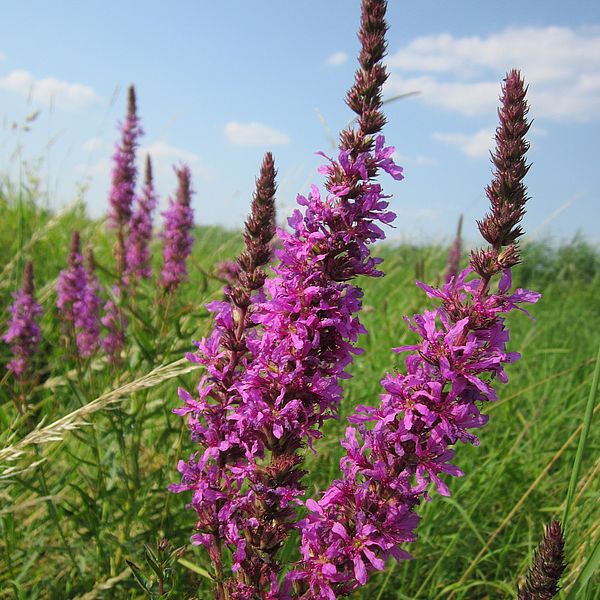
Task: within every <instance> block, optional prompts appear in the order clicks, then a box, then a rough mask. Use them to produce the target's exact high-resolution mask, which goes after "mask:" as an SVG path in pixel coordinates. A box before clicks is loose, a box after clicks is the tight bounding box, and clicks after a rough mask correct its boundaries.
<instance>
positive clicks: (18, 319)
mask: <svg viewBox="0 0 600 600" xmlns="http://www.w3.org/2000/svg"><path fill="white" fill-rule="evenodd" d="M13 298H14V303H13V304H12V306H11V307H10V309H9V311H10V315H11V316H10V321H9V324H8V331H7V332H6V333H5V334H4V336H3V337H2V339H3V340H4V341H5V342H6V343H7V344H9V345H10V347H11V351H12V354H13V358H12V359H11V360H10V361H9V363H8V364H7V365H6V368H7V369H8V370H9V371H10V372H11V373H13V375H15V377H16V378H17V379H18V380H19V382H20V383H24V382H25V381H26V377H27V374H28V371H29V367H30V362H31V358H32V357H33V355H34V354H35V353H36V352H37V350H38V347H39V344H40V338H41V332H40V326H39V325H38V319H39V317H40V316H41V315H42V312H43V311H42V307H41V306H40V305H39V304H38V303H37V302H36V301H35V285H34V281H33V263H32V262H31V261H29V262H28V263H27V264H26V265H25V273H24V275H23V286H22V287H21V288H20V289H19V290H18V291H17V293H16V294H13Z"/></svg>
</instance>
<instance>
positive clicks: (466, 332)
mask: <svg viewBox="0 0 600 600" xmlns="http://www.w3.org/2000/svg"><path fill="white" fill-rule="evenodd" d="M385 9H386V3H385V1H384V0H363V6H362V20H361V30H360V32H359V38H360V40H361V44H362V48H361V53H360V56H359V62H360V69H359V70H358V71H357V74H356V78H355V83H354V86H353V87H352V88H351V90H350V91H349V93H348V96H347V102H348V105H349V106H350V107H351V108H352V109H353V110H354V111H355V112H356V113H357V114H358V119H357V122H358V127H357V128H356V129H347V130H344V131H343V132H342V134H341V136H340V140H341V142H340V152H339V155H338V157H337V158H336V159H331V158H327V157H325V158H327V160H328V164H326V165H325V166H324V167H322V168H321V169H320V172H322V173H323V174H325V175H326V176H327V181H326V184H325V187H326V189H327V193H326V194H325V195H324V196H322V195H321V193H320V192H319V190H318V188H317V187H316V186H312V187H311V192H310V194H309V195H308V197H303V196H299V197H298V203H299V205H300V206H302V207H304V213H302V212H301V211H300V210H296V211H295V212H294V213H293V215H292V217H290V219H289V220H288V223H289V226H290V231H285V230H280V231H279V232H278V233H279V237H280V239H281V248H280V249H279V250H278V251H277V252H276V256H277V258H278V259H279V262H278V264H277V266H276V267H275V268H273V274H274V276H273V277H272V278H271V279H268V280H266V281H265V278H264V276H260V277H257V278H255V275H254V273H255V269H256V266H257V264H258V263H257V262H256V261H254V262H252V261H249V262H248V263H247V264H246V263H245V262H244V261H243V260H241V259H240V261H239V265H240V271H239V275H238V277H239V283H238V284H232V287H226V293H225V300H224V301H218V302H213V303H211V304H209V305H208V306H207V308H208V310H209V311H211V312H212V313H214V317H215V327H214V330H213V332H212V334H211V335H210V336H208V337H207V338H204V339H202V340H201V341H200V342H196V345H197V348H198V350H197V352H196V353H195V354H193V355H188V358H189V359H190V360H192V361H193V362H196V363H199V364H202V365H204V366H205V367H206V371H207V372H206V374H205V375H204V376H203V377H202V378H201V380H200V383H199V386H198V394H197V395H195V396H193V395H192V394H190V393H188V392H187V391H185V390H183V389H180V390H179V395H180V398H181V400H182V401H183V403H184V407H183V408H180V409H176V411H175V412H176V413H177V414H180V415H182V416H183V415H187V416H188V422H189V427H190V430H191V437H192V440H193V441H194V442H196V443H197V444H198V446H199V449H198V451H197V452H195V453H194V454H193V455H192V456H191V457H190V459H189V460H188V461H180V462H179V465H178V470H179V471H180V473H181V480H182V481H181V483H180V484H174V485H172V486H171V490H172V491H174V492H183V491H192V492H193V495H192V501H191V504H190V507H191V508H193V509H194V510H195V512H196V514H197V521H196V532H197V533H195V534H194V535H193V536H192V540H193V542H194V543H196V544H200V545H202V546H204V547H205V548H206V550H207V551H208V554H209V556H210V559H211V562H212V564H213V566H214V570H215V582H216V590H215V591H216V598H217V600H225V599H227V600H253V599H255V598H257V597H260V598H265V599H270V600H275V599H280V600H282V599H287V598H290V597H292V598H296V599H297V600H317V599H320V598H336V597H338V596H343V595H347V594H349V593H351V592H352V591H353V590H354V589H356V588H357V587H358V586H360V585H363V584H364V583H365V582H366V581H367V578H368V573H369V571H371V570H373V569H377V570H381V569H383V568H384V564H385V560H386V559H387V558H389V557H392V556H393V557H395V558H396V559H398V560H400V559H403V558H407V557H408V553H407V552H406V551H405V550H403V549H402V548H401V547H400V545H401V544H402V543H404V542H408V541H412V540H414V539H415V533H414V531H415V528H416V526H417V524H418V517H417V515H416V514H415V508H416V507H417V506H418V505H419V504H420V502H421V501H422V500H423V499H429V495H428V489H429V487H430V484H431V483H433V484H434V485H435V486H436V489H437V490H438V491H439V493H441V494H446V495H447V494H448V493H449V490H448V488H447V486H446V484H445V483H444V481H443V479H442V478H441V475H442V474H448V475H455V476H456V475H460V474H461V472H460V470H459V469H458V468H457V467H456V466H455V465H453V464H452V463H451V460H452V457H453V450H452V449H451V447H452V446H453V445H454V444H456V443H457V442H458V441H461V442H470V443H477V438H476V436H475V435H474V434H473V433H471V432H470V431H469V430H470V429H473V428H478V427H481V426H483V425H484V424H485V422H486V417H485V416H484V415H482V414H481V412H480V410H479V405H480V403H481V402H485V401H489V400H493V399H494V398H495V392H494V389H493V388H492V386H491V383H490V382H491V380H492V379H494V378H498V379H499V380H500V381H502V382H505V381H506V374H505V371H504V364H506V363H510V362H514V361H515V360H516V359H517V358H518V354H516V353H511V352H508V351H507V350H506V344H507V342H508V331H507V330H506V328H505V324H504V315H505V314H506V313H508V312H510V311H511V310H513V309H515V308H520V307H519V304H520V303H523V302H535V301H537V299H538V297H539V295H538V294H536V293H534V292H528V291H524V290H516V291H514V292H511V273H510V267H511V266H513V265H514V264H516V262H518V249H517V246H516V243H515V241H516V239H517V238H518V237H519V235H521V233H522V232H521V229H520V227H519V226H518V222H519V221H520V219H521V218H522V215H523V213H524V208H523V206H524V202H525V200H526V197H525V195H524V186H523V185H522V181H521V180H522V177H523V176H524V174H525V173H526V171H527V167H526V166H525V161H524V152H525V151H526V149H527V144H526V142H524V141H523V140H522V136H523V135H524V133H526V131H527V129H528V125H527V123H526V120H525V114H526V112H527V107H526V104H525V102H524V92H523V84H522V80H521V79H520V77H519V75H518V74H517V73H516V72H511V73H510V74H509V76H508V77H507V80H506V85H505V88H504V96H503V109H502V111H501V127H500V128H499V129H498V132H497V136H496V138H497V143H498V151H497V154H496V155H495V156H494V163H495V164H496V167H497V175H496V178H495V180H494V183H493V185H492V186H490V189H489V190H488V195H489V196H490V198H491V199H492V212H491V214H490V215H489V216H488V217H487V218H486V220H485V221H484V222H483V223H482V224H480V228H481V229H482V233H483V234H484V237H485V238H486V239H487V240H488V241H490V244H492V246H491V247H490V248H488V249H486V250H483V251H481V252H480V253H474V254H473V255H472V257H471V267H470V268H469V269H467V270H466V271H464V272H462V273H460V274H457V275H456V276H454V277H450V281H449V282H448V283H447V284H446V285H445V286H444V287H443V288H442V289H439V290H437V289H433V288H431V287H429V286H425V285H424V284H420V285H421V287H423V289H424V290H425V291H426V292H427V293H428V295H429V296H431V297H432V298H435V299H437V300H439V301H440V306H438V307H437V308H435V309H434V310H431V311H427V312H425V313H424V314H423V315H416V316H415V317H414V318H413V320H412V322H411V328H412V329H413V331H414V332H415V333H416V334H417V335H418V336H420V338H421V342H420V343H418V344H415V345H412V346H408V347H404V348H399V349H397V350H398V351H410V352H411V355H409V357H408V358H407V359H406V365H407V372H406V374H401V373H394V374H388V375H387V376H386V377H385V378H384V380H383V386H384V390H385V393H384V394H383V395H382V397H381V404H380V406H378V407H376V408H375V407H359V409H358V410H357V413H356V415H354V417H353V418H352V419H351V421H352V422H353V423H354V425H355V427H350V428H349V429H348V431H347V435H346V440H345V441H344V442H343V445H344V447H345V448H346V451H347V455H346V457H344V459H343V460H342V463H341V467H342V471H343V475H344V478H343V479H342V480H340V481H336V482H334V483H333V484H332V485H331V487H330V488H329V489H328V490H327V491H326V492H325V493H324V495H323V496H322V498H321V499H320V500H319V501H318V502H317V501H315V500H308V501H307V502H306V507H307V508H308V511H309V514H308V516H307V517H306V518H305V519H303V520H302V521H298V515H297V512H296V510H297V507H298V506H299V505H300V504H302V500H301V497H302V496H303V495H304V493H305V489H304V486H303V483H302V477H303V475H304V471H303V470H302V469H301V464H302V461H303V458H302V455H301V450H302V449H304V448H305V446H307V445H308V446H309V447H312V445H313V442H314V441H315V440H316V439H318V438H319V437H320V436H321V431H320V430H321V427H322V425H323V423H324V421H325V420H327V419H330V418H334V417H336V416H337V411H338V407H339V404H340V400H341V392H342V389H341V385H340V383H341V380H343V379H345V378H348V377H349V374H348V372H347V367H348V365H349V364H350V363H351V362H352V360H353V356H354V355H356V354H360V352H361V351H360V349H359V348H357V347H356V342H357V340H358V337H359V335H360V334H361V333H365V329H364V327H363V326H362V324H361V323H360V320H359V319H358V316H357V313H358V312H359V310H360V309H361V298H362V291H361V290H360V288H358V287H356V286H354V285H352V284H350V283H349V281H350V280H352V279H353V278H355V277H357V276H359V275H366V276H375V277H376V276H380V275H382V273H381V272H380V271H379V270H378V269H377V266H378V263H379V260H378V259H376V258H374V257H372V256H371V254H370V250H369V246H370V245H371V244H372V243H373V242H375V241H377V240H381V239H383V238H384V233H383V231H382V229H381V228H380V226H379V224H389V223H390V222H391V221H392V220H393V219H394V214H393V213H391V212H390V211H389V210H388V203H387V200H386V199H387V196H385V195H384V194H383V192H382V189H381V186H380V185H379V184H378V183H376V182H375V181H374V178H375V176H376V175H377V173H378V171H379V170H380V169H381V170H384V171H386V172H387V173H388V174H390V175H391V176H392V177H393V178H394V179H396V180H400V179H402V169H401V168H400V167H398V166H397V165H396V164H395V163H394V162H393V160H392V154H393V152H394V148H392V147H386V145H385V140H384V138H383V136H382V135H378V132H379V131H380V130H381V128H382V126H383V124H384V122H385V117H384V116H383V114H382V112H381V110H380V109H381V105H382V101H381V87H382V85H383V83H384V82H385V80H386V77H387V75H386V72H385V68H384V66H383V64H382V62H381V61H382V58H383V55H384V53H385V46H386V45H385V37H384V34H385V31H386V24H385V19H384V15H385ZM519 90H521V92H523V93H521V92H520V91H519ZM258 187H259V186H258V182H257V190H258ZM494 194H496V196H495V200H494V199H493V196H494ZM257 195H260V194H257ZM254 210H255V206H254V204H253V213H254ZM256 221H257V222H258V221H259V219H256ZM247 227H248V224H247ZM269 239H270V238H269ZM253 240H254V238H253V237H252V235H249V234H248V235H246V247H247V253H248V255H249V256H250V255H252V252H251V251H250V248H252V245H253V244H255V247H259V246H261V244H262V247H263V248H264V247H265V246H264V244H263V243H262V242H261V244H258V243H257V242H256V241H255V240H254V241H253ZM265 256H266V254H265ZM262 264H265V262H264V261H263V262H262ZM473 271H474V272H475V273H477V275H479V278H473V279H468V277H469V275H470V274H471V273H472V272H473ZM497 275H498V276H499V278H498V279H499V281H498V285H497V290H496V291H495V292H493V293H492V292H490V284H491V281H492V278H494V277H495V276H497ZM255 279H256V281H255ZM253 281H255V283H256V285H255V286H254V287H251V286H248V285H247V284H248V282H253ZM250 290H253V291H254V293H253V294H252V295H250ZM369 423H370V424H372V425H371V426H368V424H369ZM296 527H298V528H299V529H300V530H301V534H302V543H301V548H300V550H301V555H302V560H301V561H300V562H299V563H298V564H297V565H296V566H295V568H294V569H293V570H292V571H290V572H289V573H288V575H287V576H286V578H285V579H284V585H283V586H282V587H281V588H280V585H279V583H278V582H279V580H280V577H279V575H280V571H281V564H280V562H279V559H278V551H279V550H280V549H281V548H282V546H283V544H284V543H285V541H286V539H287V537H288V536H289V534H290V532H291V531H292V530H293V529H294V528H296ZM224 551H226V552H228V553H230V556H231V559H232V560H231V562H232V570H233V576H232V577H226V576H225V575H224V572H223V565H224V560H223V552H224Z"/></svg>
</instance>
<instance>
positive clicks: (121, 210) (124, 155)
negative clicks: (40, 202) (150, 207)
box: [108, 86, 142, 277]
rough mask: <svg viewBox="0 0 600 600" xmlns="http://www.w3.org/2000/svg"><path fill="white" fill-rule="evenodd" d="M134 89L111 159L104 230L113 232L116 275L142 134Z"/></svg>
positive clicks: (121, 264) (123, 257) (122, 265)
mask: <svg viewBox="0 0 600 600" xmlns="http://www.w3.org/2000/svg"><path fill="white" fill-rule="evenodd" d="M136 111H137V109H136V99H135V88H134V87H133V86H130V87H129V91H128V107H127V117H126V119H125V122H124V123H123V124H122V125H121V141H120V143H119V144H118V145H117V147H116V149H115V153H114V155H113V162H114V167H113V172H112V187H111V190H110V195H109V206H108V226H109V227H111V228H113V229H116V230H117V247H116V258H117V271H118V274H119V277H120V276H121V274H122V273H123V270H124V269H125V261H126V248H125V240H126V236H127V229H128V227H129V221H130V219H131V214H132V206H133V201H134V198H135V182H136V177H137V168H136V164H135V155H136V149H137V147H138V144H139V142H138V138H139V136H140V135H141V134H142V129H141V127H140V121H139V118H138V116H137V112H136Z"/></svg>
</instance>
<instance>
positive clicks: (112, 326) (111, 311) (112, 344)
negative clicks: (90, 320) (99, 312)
mask: <svg viewBox="0 0 600 600" xmlns="http://www.w3.org/2000/svg"><path fill="white" fill-rule="evenodd" d="M122 294H123V291H122V290H121V287H120V286H118V285H116V284H115V285H113V288H112V297H111V298H109V299H108V300H107V301H106V304H105V305H104V316H103V317H102V319H101V322H102V325H104V327H105V329H106V333H105V335H104V337H103V338H102V339H101V340H100V344H101V345H102V348H103V349H104V352H106V356H107V357H108V361H109V362H110V363H111V364H112V365H114V366H117V365H119V363H120V362H121V352H122V350H123V348H124V346H125V331H126V330H127V324H128V323H127V317H126V316H125V315H124V314H123V311H122V310H121V306H120V303H121V301H122Z"/></svg>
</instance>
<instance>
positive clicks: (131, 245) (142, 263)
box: [124, 156, 156, 283]
mask: <svg viewBox="0 0 600 600" xmlns="http://www.w3.org/2000/svg"><path fill="white" fill-rule="evenodd" d="M155 208H156V194H155V193H154V185H153V182H152V162H151V160H150V156H146V169H145V175H144V187H143V188H142V193H141V195H139V196H137V208H136V210H135V211H134V213H133V214H132V215H131V220H130V221H129V236H128V238H127V248H126V256H125V264H126V266H125V273H124V280H125V282H126V283H130V282H131V281H135V280H137V279H142V278H143V279H148V278H149V277H151V276H152V268H151V266H150V248H149V244H150V241H151V240H152V213H153V212H154V209H155Z"/></svg>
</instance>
